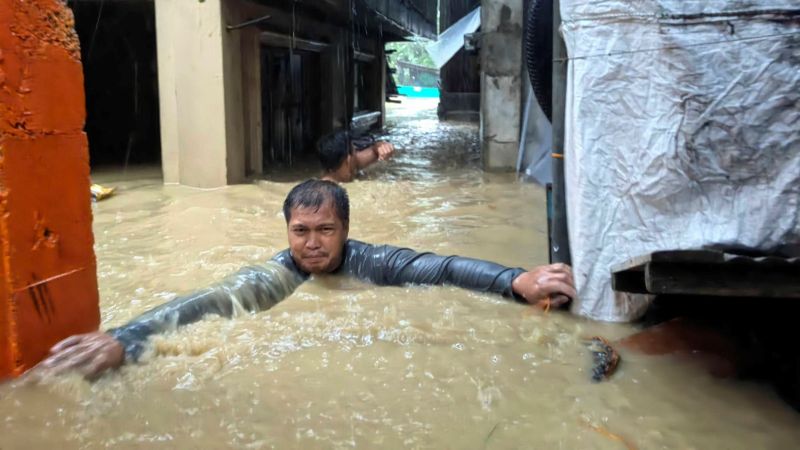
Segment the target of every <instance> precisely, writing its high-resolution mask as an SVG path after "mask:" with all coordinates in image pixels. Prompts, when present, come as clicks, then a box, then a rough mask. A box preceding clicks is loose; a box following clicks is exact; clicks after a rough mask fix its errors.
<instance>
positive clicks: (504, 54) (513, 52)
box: [480, 0, 523, 170]
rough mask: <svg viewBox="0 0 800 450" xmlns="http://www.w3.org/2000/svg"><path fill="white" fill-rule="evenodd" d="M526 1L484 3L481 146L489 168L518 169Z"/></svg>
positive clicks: (493, 0)
mask: <svg viewBox="0 0 800 450" xmlns="http://www.w3.org/2000/svg"><path fill="white" fill-rule="evenodd" d="M522 20H523V2H521V1H512V0H483V1H482V2H481V30H482V32H481V54H480V58H481V145H482V151H483V165H484V168H485V169H487V170H514V169H515V167H516V163H517V152H518V150H519V133H520V116H521V114H520V113H521V109H522Z"/></svg>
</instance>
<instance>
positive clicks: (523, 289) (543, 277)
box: [511, 264, 578, 308]
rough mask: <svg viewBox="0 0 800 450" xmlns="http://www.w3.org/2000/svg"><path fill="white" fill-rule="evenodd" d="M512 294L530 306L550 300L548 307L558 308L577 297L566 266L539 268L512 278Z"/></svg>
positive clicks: (570, 271)
mask: <svg viewBox="0 0 800 450" xmlns="http://www.w3.org/2000/svg"><path fill="white" fill-rule="evenodd" d="M511 288H512V289H513V290H514V293H515V294H517V295H519V296H520V297H522V298H524V299H525V300H526V301H527V302H528V303H530V304H534V305H535V304H537V303H539V302H542V301H543V300H546V299H550V302H549V303H548V304H547V306H548V307H553V308H558V307H559V306H562V305H564V304H566V303H567V302H569V301H570V300H571V299H574V298H576V297H577V296H578V293H577V292H576V291H575V280H574V278H573V277H572V269H570V267H569V266H568V265H566V264H551V265H549V266H539V267H537V268H535V269H533V270H531V271H528V272H525V273H523V274H521V275H519V276H518V277H517V278H514V281H513V282H512V283H511Z"/></svg>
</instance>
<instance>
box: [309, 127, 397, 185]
mask: <svg viewBox="0 0 800 450" xmlns="http://www.w3.org/2000/svg"><path fill="white" fill-rule="evenodd" d="M317 153H318V154H319V161H320V163H321V164H322V179H323V180H329V181H335V182H337V183H347V182H350V181H353V179H355V177H356V175H357V174H358V172H359V171H360V170H363V169H365V168H366V167H367V166H370V165H372V164H374V163H376V162H378V161H385V160H387V159H389V158H391V157H392V155H393V154H394V146H392V144H390V143H388V142H386V141H377V142H375V141H373V140H372V139H371V138H369V137H367V138H366V139H364V138H362V139H352V138H351V136H350V133H348V132H347V131H344V130H340V131H335V132H333V133H330V134H327V135H325V136H323V137H322V138H320V140H319V143H318V144H317Z"/></svg>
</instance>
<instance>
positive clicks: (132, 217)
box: [0, 102, 800, 450]
mask: <svg viewBox="0 0 800 450" xmlns="http://www.w3.org/2000/svg"><path fill="white" fill-rule="evenodd" d="M422 106H423V107H424V108H423V110H420V109H419V108H413V107H412V106H410V105H408V104H406V105H400V106H398V105H391V106H390V114H391V120H390V125H391V127H390V129H389V132H388V133H389V136H391V139H392V141H393V142H394V143H395V144H396V145H397V147H398V155H397V158H396V160H395V161H392V162H388V163H380V165H379V166H378V167H375V168H373V170H370V171H369V173H367V174H366V176H365V177H364V178H363V179H362V180H361V181H358V182H355V183H351V184H349V185H347V189H348V190H349V192H350V198H351V201H352V220H351V226H350V229H351V237H353V238H357V239H361V240H365V241H368V242H376V243H389V244H395V245H404V246H409V247H412V248H416V249H428V250H433V251H436V252H440V253H447V254H460V255H464V256H472V257H478V258H487V259H492V260H496V261H499V262H502V263H505V264H507V265H513V266H523V267H531V266H534V265H537V264H542V263H545V262H546V260H547V253H546V245H545V237H546V230H547V227H546V220H545V205H544V193H543V190H542V189H540V188H538V187H536V186H533V185H529V184H521V183H518V182H517V181H516V180H515V179H514V176H513V175H498V174H485V173H483V172H482V171H481V170H480V164H479V154H478V144H477V129H476V127H475V126H474V125H470V124H444V123H439V122H438V121H437V120H436V116H435V103H430V102H429V103H427V104H423V105H422ZM308 174H309V173H308V172H304V171H303V170H295V171H294V172H290V173H285V172H284V173H281V174H280V176H279V177H277V179H280V180H282V181H259V182H254V183H251V184H246V185H239V186H231V187H227V188H223V189H217V190H198V189H191V188H187V187H181V186H164V185H162V183H161V179H160V177H159V175H158V171H157V170H155V171H154V170H144V171H142V170H129V171H128V172H127V173H126V174H125V175H123V174H121V173H120V172H119V171H117V172H108V173H100V174H96V176H95V181H99V182H102V183H106V184H110V185H116V186H118V188H119V191H118V194H117V195H116V196H115V197H113V198H111V199H109V200H106V201H103V202H100V203H98V204H96V205H94V233H95V239H96V244H95V247H96V252H97V260H98V277H99V283H100V294H101V298H102V300H101V308H102V326H103V328H108V327H112V326H117V325H120V324H122V323H124V322H126V321H127V320H129V319H131V318H132V317H134V316H136V315H138V314H139V313H141V312H143V311H145V310H146V309H148V308H150V307H152V306H155V305H157V304H159V303H162V302H164V301H166V300H169V299H170V298H171V297H173V296H174V295H175V294H178V293H185V292H188V291H191V290H193V289H195V288H198V287H201V286H203V285H206V284H209V283H211V282H213V281H214V280H218V279H220V278H221V277H223V276H224V275H226V274H228V273H230V272H233V271H235V270H236V269H237V268H238V267H239V266H241V265H244V264H249V263H257V262H262V261H265V260H267V259H268V258H269V257H270V256H271V255H272V254H273V253H274V252H276V251H279V250H281V249H283V248H284V247H285V246H286V236H285V225H284V221H283V217H282V215H281V202H282V200H283V198H284V195H285V194H286V193H287V192H288V190H289V189H290V188H291V186H292V184H293V183H292V182H293V181H296V180H298V179H300V178H302V177H303V176H306V175H308ZM273 175H275V174H273ZM275 178H276V176H273V177H272V179H275ZM87 195H88V193H87ZM633 329H634V328H633V327H632V326H629V325H610V324H601V323H592V322H589V321H586V320H582V319H579V318H575V317H571V316H569V315H566V314H562V313H550V314H548V315H545V314H543V313H542V312H539V311H538V310H534V309H532V308H530V307H526V306H524V305H520V304H515V303H512V302H509V301H505V300H503V299H502V298H500V297H497V296H493V295H481V294H476V293H472V292H468V291H464V290H461V289H457V288H452V287H432V288H431V287H407V288H390V287H373V286H370V285H366V284H363V283H360V282H357V281H353V280H347V279H319V280H315V281H311V282H308V283H306V284H304V285H303V286H301V287H300V288H299V289H298V290H297V291H296V292H295V293H294V294H293V295H292V296H290V297H289V298H288V299H287V300H285V301H283V302H282V303H280V304H279V305H277V306H276V307H274V308H273V309H272V310H269V311H266V312H262V313H260V314H255V315H246V316H243V317H238V318H235V319H233V320H225V319H219V318H209V319H208V320H205V321H203V322H201V323H197V324H195V325H192V326H188V327H186V328H184V329H181V330H179V331H177V332H174V333H171V334H167V335H164V336H159V337H157V338H156V349H157V351H156V354H155V355H153V356H152V357H150V358H148V359H146V360H145V361H143V362H142V363H140V364H136V365H131V366H127V367H124V368H122V369H121V370H119V371H117V372H113V373H110V374H108V375H106V376H104V377H103V378H101V379H100V380H98V381H96V382H93V383H90V382H86V381H83V380H81V379H79V378H78V377H76V376H66V377H62V378H59V379H56V380H52V381H50V382H48V383H47V384H45V385H40V386H20V385H18V384H13V383H6V384H4V385H0V448H2V449H3V450H9V449H18V448H19V449H21V448H26V449H27V448H53V449H55V448H59V449H61V448H105V447H114V448H181V449H184V448H226V447H231V448H248V449H249V448H302V449H309V448H351V447H360V448H401V447H403V448H429V449H446V448H453V449H456V448H457V449H483V448H490V449H491V448H497V449H506V448H547V449H556V448H561V449H594V448H598V449H625V448H626V447H627V446H628V445H631V446H635V448H639V449H661V448H663V449H712V448H720V449H722V448H724V449H755V448H758V449H767V448H774V449H785V448H793V447H796V445H797V443H798V442H800V427H798V424H800V420H799V419H800V416H798V415H797V414H796V413H795V412H794V411H793V410H791V409H790V408H789V407H787V406H785V405H784V403H782V402H781V401H780V400H779V399H778V398H777V397H776V396H775V395H774V394H773V393H772V391H771V390H769V388H767V387H763V386H761V385H755V384H748V383H744V382H738V381H724V380H716V379H713V378H712V377H711V376H709V375H707V374H706V373H705V372H703V371H702V370H700V369H698V368H695V367H694V366H692V365H687V364H684V363H681V362H679V361H676V360H673V359H670V358H665V357H647V356H639V355H632V354H625V353H623V358H624V362H623V363H622V365H621V366H620V368H619V370H618V372H617V374H616V375H615V376H614V377H613V379H611V380H610V381H608V382H603V383H599V384H595V383H592V382H591V381H590V370H589V366H590V357H589V354H588V353H587V351H586V349H585V347H584V344H583V342H582V338H584V337H586V336H591V335H596V334H601V335H603V336H606V337H608V338H618V337H621V336H624V335H627V334H629V333H630V332H632V331H633ZM608 433H613V436H619V437H620V438H622V439H624V441H621V440H618V439H615V438H614V437H613V436H612V435H610V434H608ZM631 448H633V447H631Z"/></svg>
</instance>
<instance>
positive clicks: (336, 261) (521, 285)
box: [35, 179, 576, 377]
mask: <svg viewBox="0 0 800 450" xmlns="http://www.w3.org/2000/svg"><path fill="white" fill-rule="evenodd" d="M283 213H284V216H285V218H286V225H287V231H288V237H289V248H288V249H286V250H283V251H282V252H280V253H278V254H276V255H275V256H274V257H273V258H272V260H271V261H269V262H267V263H265V264H264V265H261V266H254V267H245V268H243V269H241V270H240V271H239V272H237V273H236V274H233V275H231V276H230V277H228V278H226V279H225V280H224V281H223V282H222V283H220V284H218V285H215V286H212V287H209V288H206V289H203V290H200V291H198V292H195V293H193V294H190V295H188V296H184V297H178V298H176V299H174V300H172V301H170V302H168V303H165V304H163V305H161V306H159V307H156V308H154V309H152V310H150V311H148V312H145V313H144V314H142V315H141V316H139V317H137V318H135V319H134V320H132V321H131V322H129V323H127V324H126V325H123V326H122V327H120V328H116V329H112V330H109V331H108V332H106V333H104V332H100V331H97V332H93V333H87V334H82V335H76V336H72V337H69V338H67V339H65V340H63V341H61V342H59V343H58V344H56V345H55V346H54V347H53V348H52V350H51V354H50V356H49V357H48V358H47V359H45V360H44V361H42V362H41V363H40V364H39V365H38V366H37V367H36V369H35V370H37V371H39V372H40V373H44V374H59V373H62V372H65V371H69V370H76V371H78V372H79V373H81V374H83V375H84V376H87V377H94V376H97V375H99V374H100V373H102V372H103V371H105V370H107V369H110V368H115V367H119V366H120V365H122V364H123V363H125V362H126V361H127V362H131V361H136V360H137V359H138V358H139V357H140V356H141V354H142V352H143V351H144V350H145V349H146V348H147V344H148V337H149V336H151V335H153V334H155V333H159V332H163V331H166V330H170V329H174V328H175V327H177V326H181V325H186V324H189V323H192V322H196V321H198V320H200V319H202V318H203V316H205V315H206V314H218V315H221V316H224V317H231V316H233V315H234V314H236V313H237V312H239V311H242V310H244V311H250V312H255V311H261V310H265V309H268V308H270V307H271V306H272V305H274V304H276V303H277V302H279V301H281V300H282V299H284V298H285V297H287V296H289V295H290V294H291V293H292V292H293V291H294V289H295V288H296V287H297V286H299V285H300V284H301V283H302V282H304V281H305V280H307V279H308V278H309V277H310V276H312V275H313V276H324V275H326V274H330V275H348V276H352V277H355V278H358V279H361V280H364V281H368V282H372V283H374V284H377V285H385V286H399V285H407V284H424V285H444V284H447V285H454V286H459V287H462V288H466V289H472V290H475V291H481V292H494V293H497V294H501V295H503V296H506V297H510V298H514V299H516V300H518V301H526V302H528V303H531V304H536V303H539V302H540V301H543V300H545V299H546V300H547V303H548V304H549V305H552V306H560V305H563V304H565V303H566V302H568V301H569V299H571V298H575V296H576V292H575V287H574V282H573V277H572V272H571V269H570V268H569V267H568V266H566V265H563V264H555V265H549V266H541V267H536V268H534V269H533V270H531V271H525V270H523V269H519V268H509V267H505V266H502V265H499V264H495V263H493V262H489V261H482V260H477V259H471V258H462V257H459V256H439V255H435V254H433V253H418V252H416V251H414V250H410V249H407V248H399V247H393V246H390V245H372V244H367V243H364V242H360V241H356V240H352V239H348V231H349V220H350V204H349V200H348V197H347V192H346V191H345V190H344V189H343V188H342V187H340V186H339V185H338V184H336V183H334V182H331V181H325V180H316V179H313V180H308V181H305V182H303V183H301V184H299V185H297V186H295V187H294V188H293V189H292V190H291V191H290V192H289V195H288V196H287V197H286V200H285V201H284V204H283Z"/></svg>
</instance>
